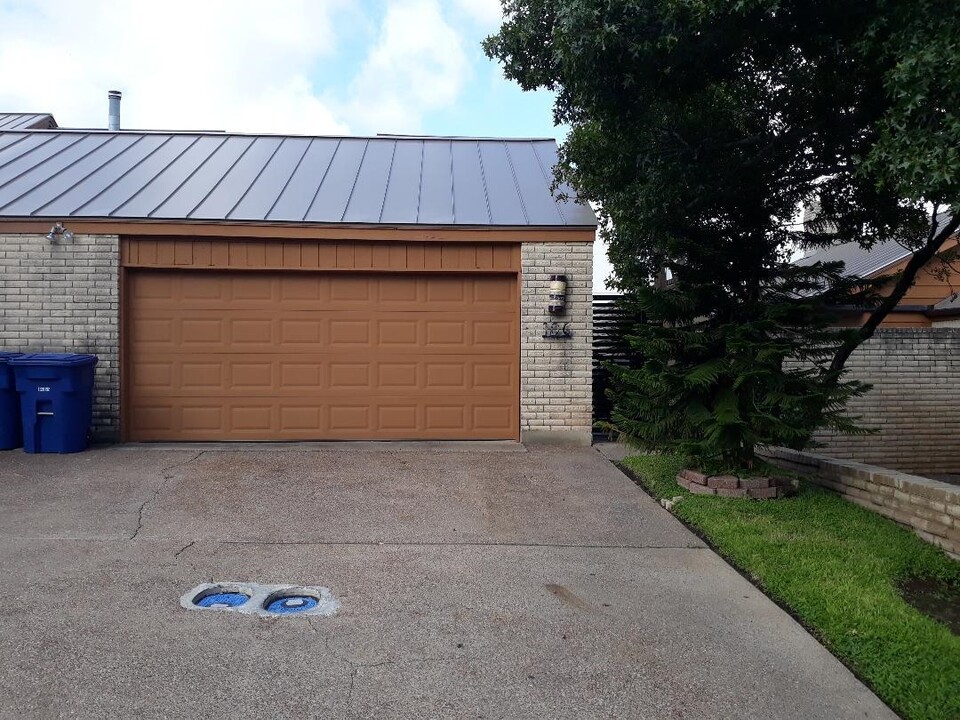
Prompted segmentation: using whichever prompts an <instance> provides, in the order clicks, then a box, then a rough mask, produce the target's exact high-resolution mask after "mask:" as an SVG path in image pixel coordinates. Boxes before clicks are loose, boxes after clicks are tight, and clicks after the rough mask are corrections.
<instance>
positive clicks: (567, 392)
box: [520, 243, 593, 445]
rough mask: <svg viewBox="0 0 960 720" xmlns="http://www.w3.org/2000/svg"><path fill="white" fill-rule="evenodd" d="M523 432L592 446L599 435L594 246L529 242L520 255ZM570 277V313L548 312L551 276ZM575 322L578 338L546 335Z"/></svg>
mask: <svg viewBox="0 0 960 720" xmlns="http://www.w3.org/2000/svg"><path fill="white" fill-rule="evenodd" d="M520 257H521V267H522V271H521V279H520V305H521V307H520V432H521V438H522V439H524V440H526V441H550V440H556V441H561V442H577V443H581V444H586V445H588V444H590V441H591V439H592V435H593V427H592V411H593V408H592V405H593V378H592V365H591V362H592V345H593V306H592V301H593V292H592V284H593V246H592V245H591V244H590V243H524V244H523V246H522V250H521V253H520ZM551 275H566V276H567V280H568V286H567V313H566V315H564V316H561V317H556V318H554V317H551V316H550V315H549V313H548V312H547V302H548V300H549V297H548V296H549V288H550V276H551ZM551 320H556V321H557V322H561V323H569V328H570V330H571V332H572V333H573V337H572V338H563V339H547V338H544V337H543V332H544V323H545V322H549V321H551Z"/></svg>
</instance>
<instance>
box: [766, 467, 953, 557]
mask: <svg viewBox="0 0 960 720" xmlns="http://www.w3.org/2000/svg"><path fill="white" fill-rule="evenodd" d="M758 454H759V455H761V456H762V457H764V458H766V459H767V460H768V461H770V462H772V463H773V464H774V465H777V466H778V467H781V468H784V469H786V470H792V471H794V472H799V473H803V474H804V475H806V476H807V477H808V479H809V480H810V481H811V482H814V483H817V484H818V485H822V486H823V487H826V488H829V489H830V490H833V491H834V492H837V493H839V494H840V495H842V496H843V497H845V498H846V499H847V500H849V501H850V502H853V503H856V504H857V505H860V506H862V507H865V508H867V509H868V510H873V511H874V512H876V513H879V514H880V515H883V516H885V517H888V518H890V519H891V520H895V521H896V522H898V523H900V524H902V525H906V526H907V527H910V528H912V529H913V531H914V532H915V533H916V534H917V535H919V536H920V537H921V538H923V539H924V540H926V541H927V542H929V543H932V544H934V545H936V546H938V547H940V548H943V550H945V551H946V553H947V554H948V555H950V556H951V557H954V558H957V559H960V486H957V485H951V484H950V483H945V482H942V481H940V480H931V479H930V478H925V477H920V476H919V475H908V474H907V473H902V472H897V471H896V470H890V469H888V468H882V467H877V466H875V465H865V464H864V463H858V462H853V461H851V460H838V459H836V458H831V457H826V456H824V455H815V454H814V453H808V452H798V451H796V450H788V449H787V448H764V449H762V450H760V451H759V453H758Z"/></svg>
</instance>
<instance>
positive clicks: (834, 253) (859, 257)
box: [794, 240, 913, 278]
mask: <svg viewBox="0 0 960 720" xmlns="http://www.w3.org/2000/svg"><path fill="white" fill-rule="evenodd" d="M912 254H913V251H912V250H908V249H907V248H905V247H904V246H903V245H901V244H900V243H898V242H897V241H896V240H887V241H886V242H880V243H877V244H876V245H874V246H873V247H872V248H870V249H869V250H865V249H864V248H862V247H860V245H859V244H858V243H855V242H848V243H842V244H840V245H833V246H831V247H828V248H823V249H821V250H817V251H816V252H814V253H812V254H811V255H808V256H806V257H804V258H800V259H799V260H795V261H794V264H795V265H803V266H807V265H813V264H814V263H816V262H825V263H826V262H842V263H843V264H844V267H843V272H842V275H843V276H844V277H862V278H865V277H870V276H871V275H874V274H876V273H878V272H880V271H881V270H883V269H885V268H888V267H890V266H891V265H893V264H894V263H897V262H899V261H901V260H903V259H904V258H906V257H909V256H910V255H912Z"/></svg>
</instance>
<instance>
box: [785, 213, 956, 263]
mask: <svg viewBox="0 0 960 720" xmlns="http://www.w3.org/2000/svg"><path fill="white" fill-rule="evenodd" d="M950 217H951V214H950V211H949V210H947V211H944V212H941V213H939V214H938V215H937V218H936V220H937V225H938V226H939V227H943V226H944V225H945V224H946V223H947V221H948V220H949V219H950ZM913 252H914V251H913V250H910V249H908V248H906V247H904V245H903V244H901V243H899V242H897V241H896V240H887V241H886V242H880V243H877V244H876V245H874V246H873V247H872V248H870V249H869V250H865V249H864V248H862V247H860V245H859V244H857V243H856V242H848V243H841V244H839V245H833V246H831V247H828V248H822V249H820V250H816V251H815V252H813V253H811V254H810V255H808V256H806V257H804V258H801V259H799V260H795V261H794V263H795V264H796V265H813V263H815V262H837V261H840V262H842V263H843V264H844V270H843V276H844V277H862V278H866V277H870V276H871V275H876V274H878V273H880V271H882V270H886V269H887V268H888V267H890V266H891V265H893V264H894V263H898V262H900V261H901V260H904V259H906V258H908V257H910V256H911V255H913Z"/></svg>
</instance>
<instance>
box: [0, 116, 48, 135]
mask: <svg viewBox="0 0 960 720" xmlns="http://www.w3.org/2000/svg"><path fill="white" fill-rule="evenodd" d="M55 127H57V121H56V120H54V119H53V115H50V114H49V113H0V131H7V130H48V129H51V128H55Z"/></svg>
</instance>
